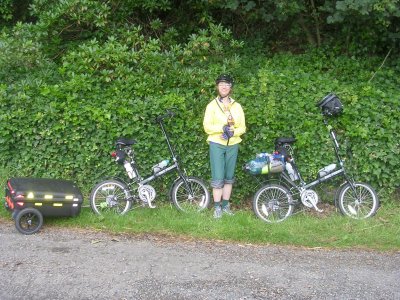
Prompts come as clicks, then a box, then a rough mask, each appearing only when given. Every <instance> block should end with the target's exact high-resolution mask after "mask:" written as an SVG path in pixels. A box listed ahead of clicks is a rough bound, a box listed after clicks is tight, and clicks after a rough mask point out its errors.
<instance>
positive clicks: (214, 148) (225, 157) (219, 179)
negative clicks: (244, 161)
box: [210, 142, 239, 189]
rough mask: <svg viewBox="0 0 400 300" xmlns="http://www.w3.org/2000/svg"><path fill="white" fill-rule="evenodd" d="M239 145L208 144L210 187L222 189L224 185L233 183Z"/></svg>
mask: <svg viewBox="0 0 400 300" xmlns="http://www.w3.org/2000/svg"><path fill="white" fill-rule="evenodd" d="M238 151H239V144H235V145H229V146H226V145H221V144H217V143H213V142H210V164H211V187H213V188H217V189H220V188H223V187H224V184H225V183H234V182H235V178H234V174H235V167H236V160H237V156H238Z"/></svg>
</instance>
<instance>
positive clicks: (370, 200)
mask: <svg viewBox="0 0 400 300" xmlns="http://www.w3.org/2000/svg"><path fill="white" fill-rule="evenodd" d="M354 187H355V190H356V191H355V192H356V194H354V192H353V190H352V189H351V186H350V184H349V183H346V184H344V185H343V186H342V187H341V189H340V192H339V198H338V202H339V203H338V204H339V210H340V212H341V213H342V214H343V215H345V216H347V217H350V218H353V219H357V220H361V219H366V218H369V217H372V216H374V215H375V214H376V212H377V210H378V208H379V199H378V195H377V193H376V192H375V190H374V189H373V188H372V187H371V186H370V185H369V184H366V183H362V182H355V183H354Z"/></svg>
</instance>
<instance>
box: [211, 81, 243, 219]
mask: <svg viewBox="0 0 400 300" xmlns="http://www.w3.org/2000/svg"><path fill="white" fill-rule="evenodd" d="M215 82H216V85H217V91H218V97H216V98H215V99H213V100H212V101H211V102H210V103H209V104H208V105H207V108H206V111H205V114H204V120H203V127H204V131H205V132H206V133H207V134H208V138H207V142H208V143H209V149H210V150H209V151H210V164H211V187H212V188H213V198H214V218H221V217H222V215H223V214H224V213H225V214H227V215H233V213H232V211H231V210H230V205H229V200H230V197H231V193H232V185H233V183H234V182H235V178H234V173H235V167H236V160H237V156H238V150H239V143H240V142H241V141H242V139H241V138H240V136H241V135H242V134H243V133H245V132H246V124H245V117H244V112H243V109H242V106H241V105H240V104H239V103H238V102H236V101H235V100H234V99H232V98H231V97H230V95H231V92H232V87H233V79H232V77H231V76H229V75H227V74H222V75H220V76H218V78H217V79H216V81H215Z"/></svg>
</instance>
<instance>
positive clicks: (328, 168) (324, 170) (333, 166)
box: [318, 164, 336, 177]
mask: <svg viewBox="0 0 400 300" xmlns="http://www.w3.org/2000/svg"><path fill="white" fill-rule="evenodd" d="M335 169H336V164H330V165H328V166H326V167H324V168H322V169H321V170H319V171H318V176H319V177H323V176H325V175H328V174H329V173H330V172H332V171H333V170H335Z"/></svg>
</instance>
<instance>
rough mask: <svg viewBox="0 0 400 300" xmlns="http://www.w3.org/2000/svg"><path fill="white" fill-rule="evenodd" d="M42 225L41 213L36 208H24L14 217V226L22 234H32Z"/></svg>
mask: <svg viewBox="0 0 400 300" xmlns="http://www.w3.org/2000/svg"><path fill="white" fill-rule="evenodd" d="M42 226H43V215H42V213H41V212H40V211H38V210H37V209H36V208H24V209H23V210H21V211H20V212H18V213H17V215H16V217H15V227H16V228H17V230H18V231H19V232H20V233H22V234H27V235H29V234H34V233H36V232H38V231H39V230H40V228H42Z"/></svg>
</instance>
